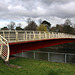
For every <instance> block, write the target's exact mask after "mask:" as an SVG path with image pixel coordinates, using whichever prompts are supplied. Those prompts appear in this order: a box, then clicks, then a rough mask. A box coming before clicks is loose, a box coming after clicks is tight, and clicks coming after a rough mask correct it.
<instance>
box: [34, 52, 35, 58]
mask: <svg viewBox="0 0 75 75" xmlns="http://www.w3.org/2000/svg"><path fill="white" fill-rule="evenodd" d="M34 59H35V51H34Z"/></svg>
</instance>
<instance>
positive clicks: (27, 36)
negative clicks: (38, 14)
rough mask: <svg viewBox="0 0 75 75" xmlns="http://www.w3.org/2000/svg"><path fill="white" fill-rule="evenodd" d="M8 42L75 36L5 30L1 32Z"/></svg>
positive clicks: (73, 36) (70, 36) (72, 36)
mask: <svg viewBox="0 0 75 75" xmlns="http://www.w3.org/2000/svg"><path fill="white" fill-rule="evenodd" d="M0 35H2V36H3V37H4V38H5V39H7V40H8V42H18V41H28V40H41V39H52V38H75V35H71V34H65V33H56V32H45V31H25V30H19V31H16V30H5V31H2V30H1V31H0Z"/></svg>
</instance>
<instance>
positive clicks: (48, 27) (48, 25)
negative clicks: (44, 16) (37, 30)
mask: <svg viewBox="0 0 75 75" xmlns="http://www.w3.org/2000/svg"><path fill="white" fill-rule="evenodd" d="M41 24H44V25H45V26H46V27H47V30H48V31H50V27H51V24H50V23H49V22H47V21H46V20H44V21H42V23H41Z"/></svg>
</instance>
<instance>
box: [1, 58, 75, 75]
mask: <svg viewBox="0 0 75 75" xmlns="http://www.w3.org/2000/svg"><path fill="white" fill-rule="evenodd" d="M10 64H14V65H18V66H21V67H22V68H20V69H19V68H11V67H8V66H6V65H5V64H3V62H2V61H1V60H0V75H75V65H73V64H64V63H52V62H47V61H38V60H32V59H26V58H16V59H14V60H10Z"/></svg>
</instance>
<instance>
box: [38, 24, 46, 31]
mask: <svg viewBox="0 0 75 75" xmlns="http://www.w3.org/2000/svg"><path fill="white" fill-rule="evenodd" d="M37 30H38V31H47V27H46V26H45V25H44V24H40V25H39V26H38V27H37Z"/></svg>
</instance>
